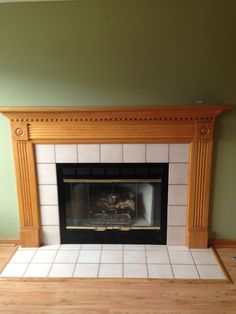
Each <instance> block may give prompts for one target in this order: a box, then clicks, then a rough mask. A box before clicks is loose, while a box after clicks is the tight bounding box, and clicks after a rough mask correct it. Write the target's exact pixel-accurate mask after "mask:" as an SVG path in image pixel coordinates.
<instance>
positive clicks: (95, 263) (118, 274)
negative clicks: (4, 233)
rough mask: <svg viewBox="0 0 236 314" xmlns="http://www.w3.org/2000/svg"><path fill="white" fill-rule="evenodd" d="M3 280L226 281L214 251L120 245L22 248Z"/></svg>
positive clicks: (7, 267)
mask: <svg viewBox="0 0 236 314" xmlns="http://www.w3.org/2000/svg"><path fill="white" fill-rule="evenodd" d="M0 277H66V278H68V277H69V278H72V277H78V278H81V277H95V278H97V277H99V278H109V277H110V278H170V279H174V278H176V279H225V276H224V274H223V272H222V270H221V267H220V266H219V263H218V261H217V259H216V257H215V255H214V253H213V251H212V250H211V249H188V248H187V247H185V246H167V245H120V244H112V245H107V244H103V245H101V244H81V245H79V244H63V245H48V246H43V247H40V248H38V249H37V248H19V249H18V250H17V251H16V253H15V254H14V256H13V257H12V258H11V260H10V262H9V263H8V264H7V266H6V267H5V268H4V270H3V272H2V273H1V274H0Z"/></svg>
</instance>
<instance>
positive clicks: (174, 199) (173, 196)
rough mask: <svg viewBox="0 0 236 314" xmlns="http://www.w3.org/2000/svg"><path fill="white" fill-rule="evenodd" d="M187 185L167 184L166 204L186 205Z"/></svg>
mask: <svg viewBox="0 0 236 314" xmlns="http://www.w3.org/2000/svg"><path fill="white" fill-rule="evenodd" d="M187 188H188V186H187V185H174V184H173V185H170V184H169V186H168V205H187Z"/></svg>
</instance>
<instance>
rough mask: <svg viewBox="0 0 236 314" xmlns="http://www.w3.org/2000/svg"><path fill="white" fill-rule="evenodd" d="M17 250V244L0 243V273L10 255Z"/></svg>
mask: <svg viewBox="0 0 236 314" xmlns="http://www.w3.org/2000/svg"><path fill="white" fill-rule="evenodd" d="M16 250H17V245H14V244H7V245H6V244H0V273H1V271H2V270H3V269H4V267H5V266H6V264H7V263H8V262H9V260H10V258H11V257H12V255H13V254H14V253H15V251H16Z"/></svg>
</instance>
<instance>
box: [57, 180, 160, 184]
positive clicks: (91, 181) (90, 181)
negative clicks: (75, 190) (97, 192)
mask: <svg viewBox="0 0 236 314" xmlns="http://www.w3.org/2000/svg"><path fill="white" fill-rule="evenodd" d="M63 182H64V183H117V182H119V183H126V182H128V183H140V182H145V183H161V182H162V181H161V179H107V180H106V179H97V180H96V179H63Z"/></svg>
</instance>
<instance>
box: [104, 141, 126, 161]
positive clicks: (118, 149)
mask: <svg viewBox="0 0 236 314" xmlns="http://www.w3.org/2000/svg"><path fill="white" fill-rule="evenodd" d="M101 162H123V157H122V144H101Z"/></svg>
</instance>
